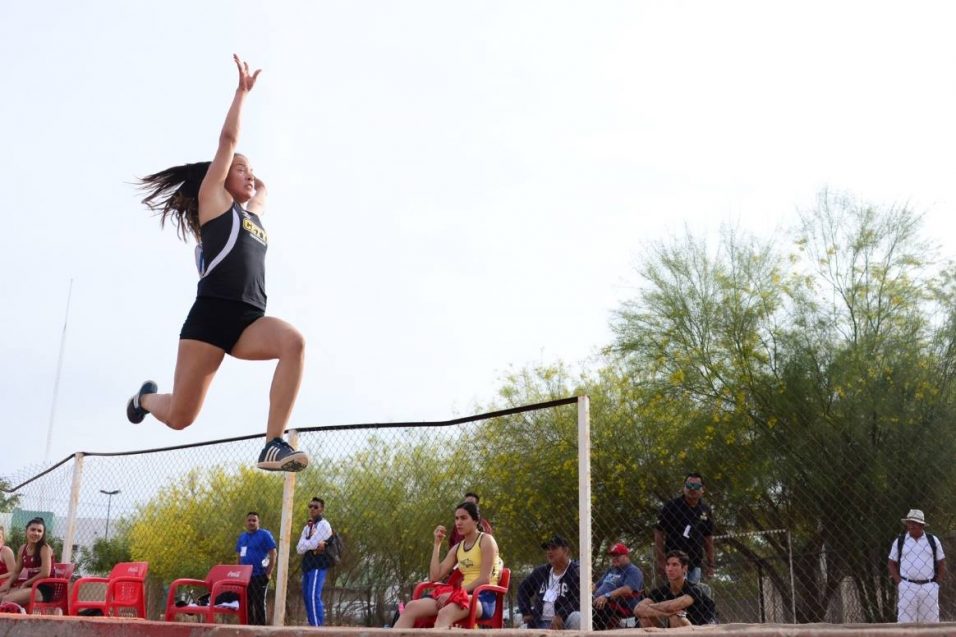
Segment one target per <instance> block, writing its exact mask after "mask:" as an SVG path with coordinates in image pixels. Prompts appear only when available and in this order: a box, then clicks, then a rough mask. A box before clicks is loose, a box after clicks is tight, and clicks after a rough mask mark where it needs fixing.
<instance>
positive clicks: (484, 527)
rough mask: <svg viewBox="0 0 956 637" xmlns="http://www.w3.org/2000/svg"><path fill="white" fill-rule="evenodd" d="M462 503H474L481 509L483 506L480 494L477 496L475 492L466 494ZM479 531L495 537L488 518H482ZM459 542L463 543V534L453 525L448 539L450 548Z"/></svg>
mask: <svg viewBox="0 0 956 637" xmlns="http://www.w3.org/2000/svg"><path fill="white" fill-rule="evenodd" d="M462 501H463V502H472V503H474V505H475V506H476V507H479V508H480V506H481V505H480V504H479V502H480V501H481V498H479V497H478V494H477V493H474V492H472V491H469V492H468V493H466V494H465V497H464V499H463V500H462ZM478 530H479V531H482V532H484V533H487V534H488V535H494V534H495V531H494V529H492V528H491V522H489V521H488V519H487V518H484V517H483V518H481V522H480V528H479V529H478ZM459 542H461V534H460V533H458V529H457V528H456V527H455V525H454V524H453V525H452V528H451V535H449V537H448V548H451V547H453V546H455V545H456V544H458V543H459Z"/></svg>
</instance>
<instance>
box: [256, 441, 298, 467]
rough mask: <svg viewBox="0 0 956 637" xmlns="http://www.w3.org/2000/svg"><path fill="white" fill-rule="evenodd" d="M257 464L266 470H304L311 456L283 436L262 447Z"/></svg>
mask: <svg viewBox="0 0 956 637" xmlns="http://www.w3.org/2000/svg"><path fill="white" fill-rule="evenodd" d="M256 466H257V467H259V468H260V469H264V470H265V471H302V470H303V469H305V468H306V467H307V466H309V456H307V455H306V453H305V452H304V451H296V450H295V449H293V448H292V445H290V444H289V443H287V442H286V441H285V440H283V439H282V438H273V439H272V440H270V441H269V442H268V443H267V444H266V446H265V447H263V448H262V453H260V454H259V462H257V463H256Z"/></svg>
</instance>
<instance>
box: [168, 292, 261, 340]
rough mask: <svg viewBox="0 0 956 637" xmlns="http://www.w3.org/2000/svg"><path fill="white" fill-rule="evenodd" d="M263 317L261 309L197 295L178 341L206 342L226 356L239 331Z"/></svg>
mask: <svg viewBox="0 0 956 637" xmlns="http://www.w3.org/2000/svg"><path fill="white" fill-rule="evenodd" d="M265 315H266V313H265V311H264V310H260V309H259V308H257V307H256V306H254V305H249V304H248V303H243V302H242V301H228V300H226V299H214V298H210V297H205V296H200V297H198V298H196V302H195V303H193V307H192V309H191V310H189V315H188V316H187V317H186V322H185V323H183V329H182V331H181V332H180V333H179V338H188V339H192V340H196V341H202V342H203V343H209V344H210V345H215V346H216V347H218V348H220V349H223V350H225V351H226V353H227V354H229V353H230V352H231V351H232V348H233V347H235V346H236V342H237V341H238V340H239V337H240V336H242V332H243V331H244V330H245V329H246V328H247V327H249V326H250V325H252V324H253V323H254V322H255V321H257V320H259V319H261V318H262V317H263V316H265Z"/></svg>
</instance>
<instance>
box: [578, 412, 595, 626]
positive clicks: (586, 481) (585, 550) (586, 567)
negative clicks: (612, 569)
mask: <svg viewBox="0 0 956 637" xmlns="http://www.w3.org/2000/svg"><path fill="white" fill-rule="evenodd" d="M578 547H579V550H580V553H579V555H578V561H579V562H580V564H581V630H584V631H590V630H591V622H592V620H591V400H590V398H588V397H587V396H578Z"/></svg>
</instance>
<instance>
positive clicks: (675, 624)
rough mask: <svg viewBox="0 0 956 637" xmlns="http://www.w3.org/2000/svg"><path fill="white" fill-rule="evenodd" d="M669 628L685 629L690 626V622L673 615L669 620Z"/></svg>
mask: <svg viewBox="0 0 956 637" xmlns="http://www.w3.org/2000/svg"><path fill="white" fill-rule="evenodd" d="M667 624H668V626H667V627H668V628H683V627H685V626H690V625H691V623H690V620H689V619H687V618H686V617H682V616H681V615H671V616H670V617H668V618H667Z"/></svg>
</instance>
